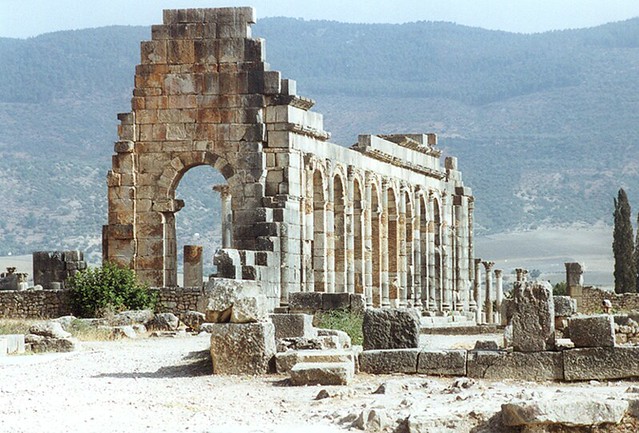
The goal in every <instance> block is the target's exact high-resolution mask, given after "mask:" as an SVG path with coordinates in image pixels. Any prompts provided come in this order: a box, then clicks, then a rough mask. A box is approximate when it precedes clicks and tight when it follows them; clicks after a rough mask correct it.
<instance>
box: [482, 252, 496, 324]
mask: <svg viewBox="0 0 639 433" xmlns="http://www.w3.org/2000/svg"><path fill="white" fill-rule="evenodd" d="M482 264H483V265H484V268H485V269H486V301H485V304H486V322H487V323H494V321H495V318H494V317H493V300H494V299H493V273H492V270H493V266H495V262H482Z"/></svg>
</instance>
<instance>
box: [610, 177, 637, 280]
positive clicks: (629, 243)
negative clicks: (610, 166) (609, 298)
mask: <svg viewBox="0 0 639 433" xmlns="http://www.w3.org/2000/svg"><path fill="white" fill-rule="evenodd" d="M630 215H631V211H630V203H629V202H628V196H627V195H626V192H625V191H624V190H623V188H621V189H620V190H619V193H618V194H617V199H615V212H614V220H615V221H614V224H615V226H614V229H613V232H612V252H613V254H614V257H615V272H614V276H615V292H617V293H625V292H635V291H636V290H637V268H636V265H635V251H634V239H633V237H634V236H633V234H634V233H633V230H632V223H631V222H630Z"/></svg>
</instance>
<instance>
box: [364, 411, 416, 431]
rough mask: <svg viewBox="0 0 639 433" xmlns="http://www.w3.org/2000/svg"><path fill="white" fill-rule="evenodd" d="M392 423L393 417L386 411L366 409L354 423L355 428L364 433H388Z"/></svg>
mask: <svg viewBox="0 0 639 433" xmlns="http://www.w3.org/2000/svg"><path fill="white" fill-rule="evenodd" d="M392 423H393V420H392V417H390V416H389V415H388V413H387V412H386V411H385V410H384V409H379V408H377V409H365V410H363V411H362V412H361V413H360V414H359V415H358V417H357V419H356V420H355V421H354V422H353V427H355V428H357V429H359V430H363V431H386V429H388V428H389V427H390V426H391V425H392ZM410 431H413V430H410ZM415 431H417V430H415Z"/></svg>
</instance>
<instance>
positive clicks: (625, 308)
mask: <svg viewBox="0 0 639 433" xmlns="http://www.w3.org/2000/svg"><path fill="white" fill-rule="evenodd" d="M604 299H608V300H609V301H610V302H611V303H612V311H613V312H630V311H639V293H622V294H617V293H614V292H609V291H607V290H602V289H599V288H597V287H584V288H583V299H582V301H581V304H578V305H577V311H578V312H579V313H583V314H596V313H602V312H603V309H602V305H601V303H602V302H603V300H604Z"/></svg>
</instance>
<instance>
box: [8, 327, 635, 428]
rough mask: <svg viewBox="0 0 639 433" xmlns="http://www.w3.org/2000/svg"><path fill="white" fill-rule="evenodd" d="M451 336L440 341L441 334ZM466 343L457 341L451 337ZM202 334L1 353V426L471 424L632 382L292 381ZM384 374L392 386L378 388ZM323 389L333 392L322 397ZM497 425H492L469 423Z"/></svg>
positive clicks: (614, 392)
mask: <svg viewBox="0 0 639 433" xmlns="http://www.w3.org/2000/svg"><path fill="white" fill-rule="evenodd" d="M443 341H445V340H442V342H443ZM454 344H455V345H460V344H461V343H460V341H456V342H454ZM207 346H208V338H207V337H206V336H198V337H186V338H174V339H170V338H149V339H138V340H122V341H117V342H95V343H93V342H92V343H83V346H82V349H81V350H80V351H78V352H74V353H70V354H45V355H23V356H9V357H3V358H0V422H1V423H0V431H2V432H7V433H9V432H25V433H26V432H29V433H31V432H52V433H53V432H72V431H81V432H100V433H102V432H104V433H106V432H145V431H152V432H154V433H157V432H207V433H222V432H224V433H227V432H238V433H249V432H250V433H270V432H278V433H279V432H287V433H288V432H309V433H314V432H317V433H319V432H322V433H332V432H344V431H357V430H356V429H355V428H354V427H351V425H352V422H353V420H354V418H355V417H356V416H357V415H359V414H360V413H361V412H362V411H364V410H366V409H373V408H375V409H377V410H378V411H380V412H382V413H385V414H387V415H388V417H389V420H390V422H389V424H390V426H389V429H388V430H387V431H391V430H392V428H394V427H395V426H396V425H397V420H400V419H403V418H406V417H408V416H411V417H413V418H414V419H422V420H430V421H428V423H429V424H432V425H433V429H432V430H430V429H429V430H424V431H436V432H469V431H470V430H471V429H472V428H473V426H475V425H477V424H483V423H484V421H485V420H487V419H489V418H490V417H492V416H493V415H494V414H495V413H497V412H498V411H499V409H500V406H501V404H502V403H506V402H510V401H513V400H529V399H566V398H575V397H576V396H578V395H580V394H584V395H598V396H600V397H602V398H608V397H622V396H623V395H624V392H625V391H626V389H627V388H628V386H630V385H632V383H629V382H614V383H598V382H592V383H579V384H556V383H545V384H536V383H528V382H516V381H503V382H492V381H477V382H475V381H472V380H469V381H468V382H467V384H468V385H470V386H469V387H468V388H464V387H460V386H454V382H455V378H433V377H426V376H399V375H398V376H394V375H393V376H371V375H364V374H360V375H358V376H357V377H356V380H355V382H354V384H353V385H352V386H350V387H320V386H311V387H290V386H287V384H286V378H285V377H284V376H277V375H271V376H263V377H230V376H215V375H211V374H210V362H209V359H208V357H207V352H206V350H207ZM382 383H387V384H388V385H389V386H388V391H387V393H386V394H374V391H375V390H376V389H377V388H378V386H379V385H380V384H382ZM322 389H325V390H327V391H328V394H329V395H330V397H328V398H324V399H320V400H317V399H316V396H317V395H318V393H319V391H320V390H322ZM473 431H492V430H484V429H479V430H477V429H476V430H473Z"/></svg>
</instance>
